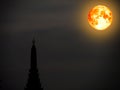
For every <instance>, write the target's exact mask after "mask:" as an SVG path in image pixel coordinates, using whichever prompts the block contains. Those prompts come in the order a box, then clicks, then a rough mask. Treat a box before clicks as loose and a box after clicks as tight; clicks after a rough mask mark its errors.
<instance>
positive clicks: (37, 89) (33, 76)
mask: <svg viewBox="0 0 120 90" xmlns="http://www.w3.org/2000/svg"><path fill="white" fill-rule="evenodd" d="M32 43H33V45H32V48H31V62H30V70H29V77H28V81H27V84H26V86H25V89H24V90H43V88H42V86H41V83H40V78H39V74H38V69H37V53H36V47H35V39H33V41H32Z"/></svg>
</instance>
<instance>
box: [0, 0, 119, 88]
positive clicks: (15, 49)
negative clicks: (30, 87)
mask: <svg viewBox="0 0 120 90" xmlns="http://www.w3.org/2000/svg"><path fill="white" fill-rule="evenodd" d="M91 1H92V2H94V1H95V2H96V0H91ZM89 2H90V0H2V1H1V4H0V12H1V15H0V30H1V33H0V54H1V55H0V79H1V80H2V83H1V84H2V85H1V86H2V90H23V89H24V86H25V85H26V83H27V78H28V70H29V68H30V67H29V66H30V49H31V46H32V38H33V37H35V38H36V47H37V55H38V69H39V73H40V79H41V83H42V85H43V87H44V90H73V89H76V90H93V89H95V90H96V88H114V87H117V86H118V81H120V80H119V79H118V75H119V73H120V72H119V63H120V62H119V59H120V58H119V50H120V47H119V45H120V41H119V40H120V37H119V36H120V35H119V32H120V31H119V30H120V27H119V26H117V27H116V29H117V30H116V31H117V32H114V33H116V34H115V36H112V37H111V40H109V39H107V40H108V41H107V42H99V41H98V42H99V43H98V42H96V41H92V40H91V38H90V37H89V36H87V35H85V34H84V33H83V31H82V30H83V28H79V30H77V29H76V28H75V25H74V20H73V19H74V15H75V11H76V10H77V9H78V7H80V9H79V10H80V12H81V14H84V13H83V12H82V10H83V7H84V6H85V5H86V4H88V3H89ZM98 2H102V0H98ZM107 2H109V3H113V4H114V6H116V7H119V4H120V3H119V0H118V1H117V0H112V1H111V0H108V1H107ZM88 8H89V7H88ZM116 9H117V11H118V15H117V16H119V12H120V10H119V8H116ZM118 20H119V18H118ZM86 24H88V23H87V22H86ZM81 26H82V23H81ZM100 33H101V32H100ZM102 33H104V32H102ZM108 33H109V32H108ZM100 40H101V39H100ZM113 90H114V89H113Z"/></svg>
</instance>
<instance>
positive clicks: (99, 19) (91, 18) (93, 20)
mask: <svg viewBox="0 0 120 90" xmlns="http://www.w3.org/2000/svg"><path fill="white" fill-rule="evenodd" d="M112 20H113V16H112V12H111V10H110V9H109V8H108V7H106V6H104V5H97V6H95V7H94V8H92V9H91V10H90V11H89V13H88V22H89V24H90V26H92V27H93V28H94V29H96V30H105V29H107V28H108V27H109V26H110V25H111V23H112Z"/></svg>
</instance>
